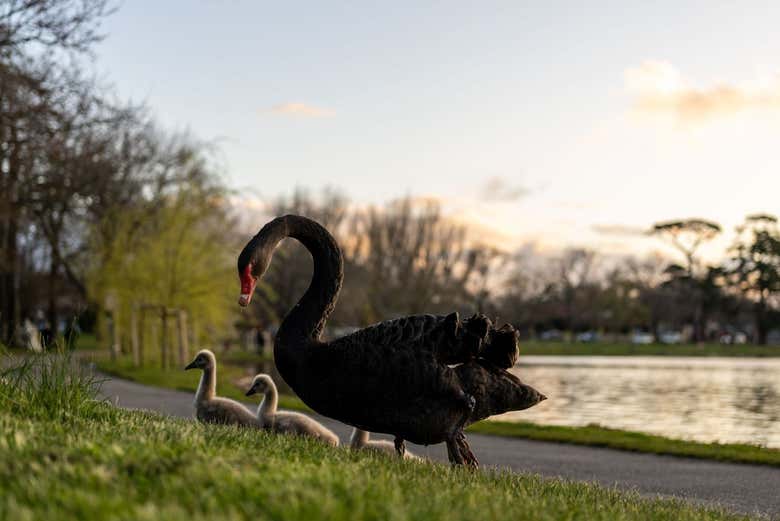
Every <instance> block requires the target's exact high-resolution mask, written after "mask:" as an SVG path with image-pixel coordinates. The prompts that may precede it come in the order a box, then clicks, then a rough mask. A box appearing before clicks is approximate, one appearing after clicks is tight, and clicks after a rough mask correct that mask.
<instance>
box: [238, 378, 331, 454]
mask: <svg viewBox="0 0 780 521" xmlns="http://www.w3.org/2000/svg"><path fill="white" fill-rule="evenodd" d="M253 394H264V395H265V396H264V398H263V401H262V402H260V406H259V407H258V408H257V423H258V425H260V427H261V428H263V429H266V430H269V431H272V432H278V433H282V434H297V435H298V436H308V437H310V438H315V439H318V440H320V441H322V442H324V443H327V444H328V445H332V446H334V447H338V445H339V437H338V436H336V435H335V434H334V433H333V431H331V430H330V429H328V428H327V427H325V426H324V425H322V424H320V423H319V422H317V421H316V420H313V419H311V418H309V417H308V416H306V415H304V414H301V413H297V412H290V411H277V410H276V407H277V406H278V404H279V393H278V391H277V390H276V384H275V383H274V381H273V380H272V379H271V377H270V376H268V375H267V374H259V375H257V376H255V378H254V380H252V385H251V386H250V387H249V390H248V391H247V392H246V395H247V396H252V395H253Z"/></svg>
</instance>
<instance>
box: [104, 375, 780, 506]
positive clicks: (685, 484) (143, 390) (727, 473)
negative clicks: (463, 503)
mask: <svg viewBox="0 0 780 521" xmlns="http://www.w3.org/2000/svg"><path fill="white" fill-rule="evenodd" d="M102 392H103V395H104V396H105V397H106V398H108V399H110V400H111V401H112V402H113V403H115V404H117V405H119V406H120V407H125V408H129V409H148V410H152V411H157V412H161V413H164V414H168V415H171V416H181V417H192V416H193V406H192V400H193V395H192V394H191V393H184V392H180V391H172V390H168V389H160V388H156V387H149V386H146V385H141V384H137V383H134V382H129V381H126V380H120V379H113V378H112V379H109V380H107V381H106V382H105V383H104V384H103V387H102ZM248 405H250V406H252V407H256V406H257V403H253V404H248ZM317 419H318V420H319V421H321V422H322V423H323V424H325V425H327V426H328V427H329V428H330V429H332V430H333V431H334V432H335V433H336V434H338V435H339V437H340V438H341V440H342V442H345V441H347V440H348V438H349V433H350V431H351V427H349V426H347V425H344V424H343V423H339V422H337V421H334V420H330V419H328V418H323V417H319V416H317ZM376 437H377V438H381V437H382V436H376ZM468 439H469V442H470V444H471V448H472V450H473V451H474V454H476V456H477V458H478V459H479V461H480V464H481V465H482V466H496V467H508V468H510V469H512V470H513V471H516V472H532V473H538V474H541V475H543V476H549V477H560V478H564V479H568V480H578V481H592V482H597V483H600V484H602V485H605V486H610V487H611V486H617V487H619V488H621V489H633V490H636V491H638V492H639V493H641V494H643V495H646V496H663V497H677V498H682V499H685V500H688V501H694V502H697V503H701V504H705V505H712V506H722V507H724V508H726V509H729V510H732V511H736V512H741V513H746V514H753V515H755V514H759V515H763V516H765V517H768V518H770V519H780V468H773V467H767V466H761V465H745V464H735V463H719V462H714V461H707V460H700V459H693V458H678V457H674V456H657V455H653V454H639V453H632V452H624V451H619V450H612V449H604V448H597V447H586V446H581V445H567V444H561V443H548V442H540V441H530V440H522V439H517V438H502V437H498V436H485V435H479V434H469V435H468ZM408 448H409V450H411V451H412V452H414V453H415V454H419V455H421V456H426V457H428V458H431V459H434V460H441V461H446V459H447V454H446V450H445V448H444V445H443V444H440V445H435V446H430V447H421V446H417V445H412V444H408Z"/></svg>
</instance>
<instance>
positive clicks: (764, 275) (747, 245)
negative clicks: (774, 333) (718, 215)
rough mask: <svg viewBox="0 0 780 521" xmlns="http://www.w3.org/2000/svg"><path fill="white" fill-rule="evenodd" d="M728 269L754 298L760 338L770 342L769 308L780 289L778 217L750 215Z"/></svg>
mask: <svg viewBox="0 0 780 521" xmlns="http://www.w3.org/2000/svg"><path fill="white" fill-rule="evenodd" d="M731 252H732V258H731V260H730V262H729V266H728V268H727V272H728V273H729V275H730V276H731V279H732V282H733V284H734V286H735V287H737V288H738V289H739V290H740V291H741V292H742V294H743V295H744V296H745V297H746V298H747V299H749V300H750V301H752V302H753V313H754V317H755V327H756V342H757V343H759V344H766V340H767V333H768V331H769V325H770V324H769V311H770V308H771V304H772V302H773V300H774V299H775V298H776V296H777V295H778V293H780V228H779V227H778V220H777V217H775V216H773V215H767V214H758V215H750V216H748V217H747V218H746V219H745V222H744V223H743V224H741V225H740V226H738V227H737V238H736V240H735V242H734V245H733V246H732V248H731Z"/></svg>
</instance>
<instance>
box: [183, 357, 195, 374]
mask: <svg viewBox="0 0 780 521" xmlns="http://www.w3.org/2000/svg"><path fill="white" fill-rule="evenodd" d="M197 368H198V366H197V365H195V360H193V361H192V362H190V363H189V364H187V366H186V367H185V368H184V370H185V371H188V370H190V369H197Z"/></svg>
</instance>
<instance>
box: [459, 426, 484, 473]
mask: <svg viewBox="0 0 780 521" xmlns="http://www.w3.org/2000/svg"><path fill="white" fill-rule="evenodd" d="M455 443H456V444H457V447H458V449H459V450H460V455H461V457H462V458H463V462H464V463H465V464H466V465H468V466H470V467H479V461H477V457H476V456H474V453H473V452H471V447H469V442H468V441H466V435H465V434H463V432H462V431H461V432H460V433H458V434H457V435H456V436H455Z"/></svg>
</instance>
